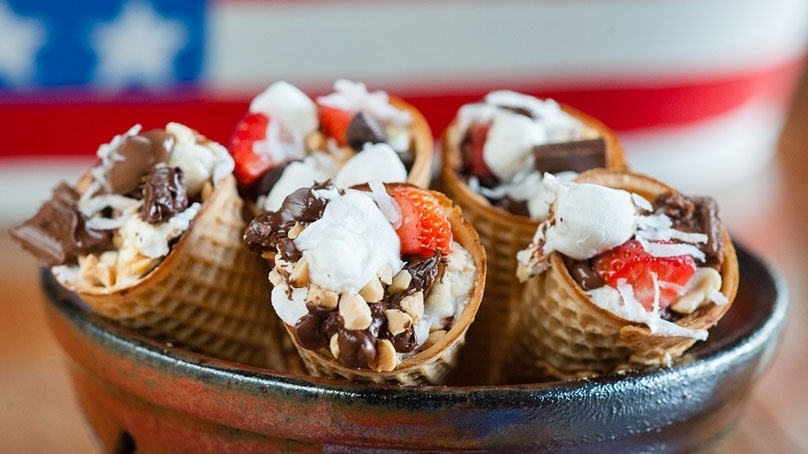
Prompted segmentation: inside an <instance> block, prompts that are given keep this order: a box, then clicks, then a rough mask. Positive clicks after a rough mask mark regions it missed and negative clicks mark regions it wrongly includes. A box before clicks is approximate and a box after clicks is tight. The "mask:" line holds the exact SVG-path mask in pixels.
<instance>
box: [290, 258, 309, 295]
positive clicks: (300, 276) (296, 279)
mask: <svg viewBox="0 0 808 454" xmlns="http://www.w3.org/2000/svg"><path fill="white" fill-rule="evenodd" d="M289 283H290V284H292V287H297V288H303V287H305V286H306V284H308V283H309V260H308V259H307V258H306V257H301V258H300V260H298V261H297V263H295V265H294V267H293V268H292V273H291V274H290V275H289Z"/></svg>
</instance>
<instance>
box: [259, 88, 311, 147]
mask: <svg viewBox="0 0 808 454" xmlns="http://www.w3.org/2000/svg"><path fill="white" fill-rule="evenodd" d="M250 112H253V113H263V114H265V115H266V116H268V117H269V118H270V122H271V121H272V120H277V121H279V122H280V123H281V124H283V126H284V127H285V128H287V129H288V130H290V131H292V132H295V133H298V134H302V135H306V134H308V133H310V132H313V131H315V130H316V129H317V127H318V126H319V124H320V122H319V120H318V119H317V105H316V104H314V101H312V100H311V98H309V97H308V96H307V95H306V94H305V93H303V92H302V91H300V89H299V88H297V87H295V86H294V85H292V84H290V83H289V82H286V81H282V80H281V81H278V82H275V83H273V84H272V85H270V86H269V87H267V89H266V90H264V91H263V92H262V93H260V94H259V95H258V96H256V97H255V98H253V100H252V103H250Z"/></svg>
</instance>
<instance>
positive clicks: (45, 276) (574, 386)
mask: <svg viewBox="0 0 808 454" xmlns="http://www.w3.org/2000/svg"><path fill="white" fill-rule="evenodd" d="M736 248H737V250H738V256H739V262H740V263H742V268H748V267H750V266H752V267H754V268H757V270H756V271H759V272H762V273H764V275H765V276H766V277H767V278H768V280H769V282H767V283H764V284H765V285H770V286H771V290H773V292H774V294H775V298H774V301H772V303H771V310H770V311H769V313H768V314H767V315H766V316H765V319H764V321H763V323H762V324H761V325H759V326H755V327H751V329H750V330H749V331H748V332H744V333H743V334H741V335H739V336H738V337H737V339H734V340H733V341H731V342H728V343H726V345H720V346H719V347H718V348H715V349H714V350H712V351H708V352H706V353H705V354H703V355H697V356H698V357H695V358H692V359H689V360H687V359H686V360H684V361H682V362H677V363H675V364H673V365H672V366H671V367H663V368H649V369H647V370H632V371H627V372H622V373H617V374H607V375H602V376H596V377H591V378H582V379H575V380H565V381H551V382H542V383H529V384H503V385H488V386H479V385H462V386H455V385H419V386H414V387H406V386H399V385H395V384H383V383H382V384H379V383H357V382H351V381H346V380H335V379H328V378H319V377H309V376H301V375H292V374H288V373H283V372H275V371H271V370H268V369H262V368H259V367H253V366H246V365H241V364H237V363H231V362H228V361H224V360H220V359H217V358H212V357H207V356H205V355H201V354H197V353H194V352H190V351H187V350H182V349H178V348H174V347H172V346H168V345H164V344H161V343H159V342H157V341H154V340H152V339H149V338H146V337H145V336H142V335H140V334H138V333H134V332H131V331H130V330H128V329H127V328H124V327H120V326H118V325H116V324H114V323H113V322H110V321H108V320H106V319H104V318H102V317H101V316H99V315H96V314H92V313H90V312H89V311H88V310H87V309H86V308H82V307H80V303H79V302H77V301H76V297H75V296H74V295H69V294H68V293H66V291H65V290H64V289H62V288H61V287H60V286H59V284H58V283H57V282H56V280H55V278H54V277H53V275H52V274H51V272H50V270H49V269H47V268H41V269H40V275H41V282H42V286H43V290H44V293H45V303H46V304H48V305H50V306H51V307H53V308H55V309H56V311H57V312H58V313H59V314H61V315H62V316H63V317H66V318H67V319H69V320H70V321H71V323H73V324H76V325H78V326H79V327H80V329H81V331H82V332H83V333H84V334H85V335H87V336H89V337H91V338H94V339H97V340H99V341H101V343H102V344H103V346H104V347H105V348H108V347H115V350H117V351H126V352H128V354H129V355H132V358H133V359H136V360H138V361H139V362H143V363H144V364H146V365H156V364H164V363H166V362H170V363H172V364H174V365H176V367H177V369H176V370H177V373H180V372H181V371H182V370H185V371H186V373H188V374H191V373H193V375H194V376H199V375H200V374H201V375H205V376H207V378H209V379H210V380H223V381H227V380H229V379H232V378H233V376H237V377H238V378H239V380H240V382H241V383H252V384H254V386H256V387H267V386H277V387H280V388H281V389H287V390H293V391H294V392H297V393H305V394H311V395H318V396H322V395H324V394H325V395H327V394H333V393H337V394H339V395H340V396H349V397H354V398H360V399H365V400H367V399H371V398H378V397H379V396H384V397H385V398H396V397H398V398H402V399H406V400H408V401H409V400H421V399H425V398H426V399H430V400H431V399H436V398H437V399H448V400H449V401H451V400H454V399H458V398H462V399H463V400H464V401H465V400H466V399H468V398H469V396H470V395H473V396H474V398H475V399H479V400H481V401H485V400H490V401H491V402H496V401H497V400H498V399H502V398H505V399H514V398H522V399H524V398H540V397H541V396H542V394H544V393H547V392H552V393H553V394H554V395H558V394H559V393H560V394H561V395H562V396H564V395H567V397H571V396H572V395H573V394H577V393H580V389H581V388H582V386H581V385H582V383H585V384H591V385H600V386H595V387H598V388H600V387H602V386H607V387H608V386H610V385H611V386H614V385H616V384H627V383H631V382H637V381H643V382H649V381H650V382H654V383H657V384H660V385H664V384H665V383H667V382H669V381H670V380H674V379H675V380H678V379H680V378H681V375H682V374H684V375H689V374H691V373H696V372H697V370H698V369H699V368H703V367H707V366H709V367H710V368H715V369H726V368H727V367H729V366H730V364H731V363H733V362H737V361H738V360H739V358H740V359H743V358H748V357H751V356H753V355H754V354H756V353H757V352H758V351H759V350H761V349H762V348H763V346H764V345H765V344H766V343H767V341H768V340H770V339H771V338H772V337H775V336H778V335H779V332H780V331H781V329H782V327H783V325H784V322H785V318H786V314H787V309H788V296H789V295H788V288H787V286H786V284H785V280H784V278H783V276H782V274H781V272H780V271H779V270H778V269H777V267H776V266H774V265H773V264H772V263H771V262H769V261H767V260H764V259H763V258H761V257H760V256H758V255H757V254H755V253H753V252H751V251H750V250H749V249H747V248H746V247H744V246H742V245H739V244H737V242H736ZM742 279H743V278H742ZM758 284H759V283H757V282H756V283H755V285H758ZM66 296H67V297H66ZM692 350H694V351H696V352H698V346H697V347H694V348H693V349H692ZM432 403H433V404H434V402H432Z"/></svg>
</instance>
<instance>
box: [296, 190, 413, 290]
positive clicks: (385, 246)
mask: <svg viewBox="0 0 808 454" xmlns="http://www.w3.org/2000/svg"><path fill="white" fill-rule="evenodd" d="M399 244H400V243H399V239H398V235H396V231H395V230H394V229H393V227H392V225H390V222H389V221H388V220H387V218H386V217H385V216H384V214H382V212H381V210H380V209H379V207H378V206H376V204H375V203H374V202H373V199H372V198H371V197H370V195H369V194H368V193H366V192H361V191H354V190H349V191H347V192H346V193H345V194H344V195H342V196H340V197H338V198H336V199H334V200H332V201H330V202H329V203H328V205H327V206H326V208H325V210H324V212H323V217H322V218H320V219H319V220H317V221H315V222H313V223H312V224H310V225H309V226H308V227H306V228H305V229H304V230H303V231H302V232H301V233H300V235H299V236H298V237H297V238H296V239H295V245H296V246H297V248H298V249H299V250H300V251H301V252H302V254H303V257H305V258H306V259H307V260H308V262H309V269H310V275H311V280H312V282H314V283H316V284H318V285H320V286H321V287H324V288H327V289H329V290H333V291H335V292H337V293H342V292H352V293H357V292H359V290H360V289H362V287H364V286H365V284H367V283H368V282H369V281H370V280H371V278H373V277H375V276H376V272H377V271H378V270H379V269H380V268H381V267H382V266H383V265H387V266H389V267H391V269H393V270H395V271H398V270H399V269H401V267H402V265H403V264H402V262H401V258H400V249H399Z"/></svg>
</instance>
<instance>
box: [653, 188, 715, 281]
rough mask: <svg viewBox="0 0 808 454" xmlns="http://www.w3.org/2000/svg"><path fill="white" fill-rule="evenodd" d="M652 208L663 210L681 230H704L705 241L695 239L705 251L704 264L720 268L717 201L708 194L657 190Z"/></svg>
mask: <svg viewBox="0 0 808 454" xmlns="http://www.w3.org/2000/svg"><path fill="white" fill-rule="evenodd" d="M653 205H654V207H655V212H657V213H664V214H665V215H667V216H668V217H669V218H670V219H671V221H672V222H673V228H675V229H677V230H681V231H683V232H695V233H704V234H706V235H707V242H706V243H698V244H697V246H698V248H699V249H700V250H701V251H702V252H704V255H705V257H706V258H705V264H706V265H707V266H711V267H714V268H716V269H720V268H721V265H722V264H723V262H724V248H725V247H726V246H725V245H724V240H723V238H722V237H721V218H720V216H719V214H718V203H717V202H716V201H715V199H713V198H711V197H688V196H685V195H682V194H679V193H676V192H668V193H665V194H660V195H659V196H657V197H656V199H654V202H653Z"/></svg>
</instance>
